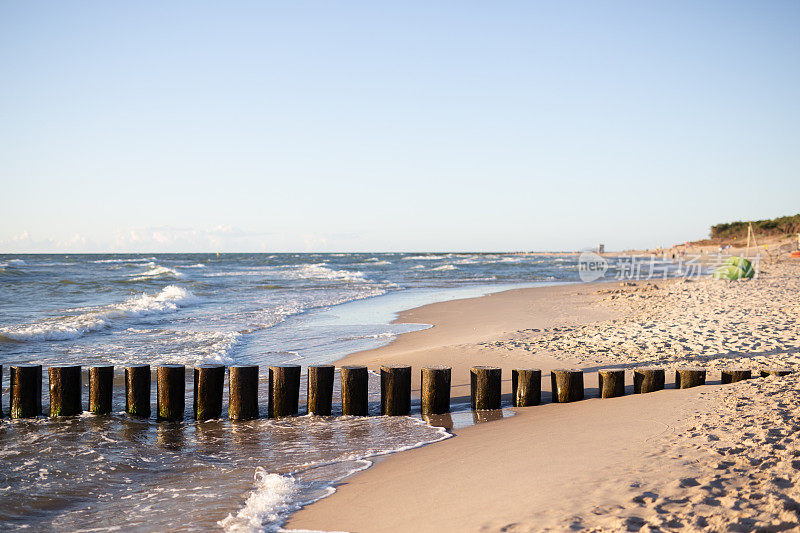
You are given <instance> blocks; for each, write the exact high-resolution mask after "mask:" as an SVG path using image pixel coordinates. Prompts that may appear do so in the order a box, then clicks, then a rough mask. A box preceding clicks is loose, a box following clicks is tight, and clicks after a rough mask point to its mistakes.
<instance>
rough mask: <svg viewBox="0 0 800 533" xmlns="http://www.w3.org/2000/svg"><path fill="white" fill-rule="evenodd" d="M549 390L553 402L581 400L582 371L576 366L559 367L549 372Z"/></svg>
mask: <svg viewBox="0 0 800 533" xmlns="http://www.w3.org/2000/svg"><path fill="white" fill-rule="evenodd" d="M550 390H551V391H552V392H553V403H566V402H577V401H578V400H583V371H582V370H580V369H576V368H559V369H557V370H553V371H552V372H550Z"/></svg>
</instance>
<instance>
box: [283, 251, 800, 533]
mask: <svg viewBox="0 0 800 533" xmlns="http://www.w3.org/2000/svg"><path fill="white" fill-rule="evenodd" d="M797 266H800V265H797V264H794V265H784V266H780V265H778V266H776V265H773V266H771V267H770V268H769V271H770V274H769V275H767V276H763V277H762V278H760V279H758V280H753V281H750V282H743V283H731V284H728V283H725V282H712V281H711V280H697V281H695V283H688V282H682V281H677V280H675V281H669V280H667V281H666V282H665V281H664V280H658V284H659V285H660V286H661V287H655V285H652V286H651V284H647V283H645V282H640V283H639V284H638V285H637V286H633V287H624V288H622V289H616V288H610V289H607V287H612V285H610V284H608V283H601V284H579V285H578V286H559V287H542V288H532V289H517V290H512V291H506V292H501V293H494V294H490V295H487V296H483V297H480V298H474V299H467V300H458V301H450V302H443V303H437V304H431V305H427V306H423V307H420V308H416V309H411V310H408V311H405V312H402V313H401V314H400V315H399V316H398V317H397V319H396V321H397V322H415V323H420V322H423V323H429V324H433V325H434V326H435V327H432V328H428V329H425V330H421V331H416V332H412V333H407V334H402V335H400V336H398V337H397V338H396V339H395V341H394V342H392V343H391V344H389V345H387V346H384V347H382V348H378V349H374V350H367V351H364V352H359V353H355V354H351V355H349V356H347V357H345V358H344V359H342V360H341V361H339V362H338V363H339V364H365V365H367V366H368V367H370V368H371V369H375V368H377V367H379V366H380V364H391V363H396V364H401V363H402V364H411V365H412V367H413V371H412V377H413V382H412V388H413V389H414V391H415V392H418V387H419V367H420V366H423V365H427V364H446V365H450V366H452V367H453V389H452V397H453V398H454V400H457V399H459V398H462V397H467V398H468V396H469V382H468V381H469V380H468V376H469V374H468V368H469V367H470V366H473V365H478V364H491V365H497V366H501V367H502V368H503V394H504V397H505V398H507V396H505V395H507V394H508V392H510V386H511V385H510V379H509V378H510V376H509V371H510V369H511V368H513V367H536V368H541V369H542V371H543V374H544V373H546V372H547V371H548V370H550V369H553V368H556V367H565V366H575V367H580V368H583V369H584V370H585V371H586V374H585V379H586V383H585V386H586V389H587V400H584V401H581V402H576V403H571V404H552V403H546V402H547V401H548V394H547V392H546V391H548V390H549V383H548V382H549V380H546V379H543V384H542V385H543V386H542V390H543V405H539V406H535V407H526V408H515V409H514V411H515V412H516V416H513V417H510V418H508V419H504V421H503V423H502V424H497V423H491V424H478V425H474V426H469V427H466V428H463V429H459V430H455V431H453V433H454V434H455V435H456V436H457V438H452V439H446V440H444V441H442V442H439V443H436V444H437V445H436V446H424V447H422V448H418V449H414V450H409V451H406V452H405V453H399V454H392V455H390V456H387V457H385V458H383V459H382V460H380V461H379V462H377V463H376V464H375V465H373V466H372V467H371V468H369V469H367V470H365V471H363V472H361V473H358V474H356V475H354V476H352V477H350V478H348V479H347V480H345V481H344V482H343V483H341V484H340V486H338V488H337V492H336V493H335V494H333V495H332V496H329V497H327V498H325V499H323V500H320V501H318V502H316V503H314V504H312V505H309V506H307V507H305V508H303V509H301V510H300V511H298V512H296V513H295V514H293V515H292V516H291V518H290V519H289V520H288V522H287V524H286V525H285V527H286V528H287V529H313V530H346V531H399V530H409V529H414V530H420V531H476V530H485V531H499V530H503V531H532V530H536V531H538V530H548V529H555V530H562V529H590V528H597V529H598V530H606V529H608V530H615V529H624V528H628V527H630V526H632V525H641V526H643V525H645V524H651V525H656V526H660V527H670V528H673V529H679V528H681V527H689V528H690V529H691V528H694V529H699V528H702V527H705V525H704V524H711V523H715V522H717V523H722V524H730V523H735V522H736V521H737V520H738V521H739V522H740V523H741V524H750V525H751V526H755V525H759V527H760V526H769V525H775V524H779V523H783V524H786V523H787V520H788V521H789V522H788V523H795V522H796V521H795V519H794V518H792V517H789V518H787V517H786V512H784V511H781V512H778V510H776V508H775V506H776V505H778V504H776V503H775V502H776V501H778V502H780V501H785V498H786V496H785V494H782V493H781V492H783V493H786V492H787V491H788V492H791V491H792V489H791V487H793V486H794V484H793V483H790V482H788V481H787V482H786V484H785V485H781V486H782V487H783V489H780V490H779V491H778V492H779V494H778V495H776V496H775V497H774V498H773V497H772V496H771V495H770V496H769V497H767V498H762V497H759V496H755V497H752V498H751V497H750V496H749V494H750V493H749V492H748V489H747V487H746V486H744V487H743V486H741V485H742V484H741V483H739V481H740V480H741V478H742V477H743V475H742V474H737V472H738V471H737V470H736V464H737V462H736V461H733V460H732V461H730V462H725V461H723V462H722V463H720V460H719V454H723V455H724V454H728V455H732V456H733V458H734V459H736V460H737V461H738V460H741V461H745V460H746V459H747V457H746V455H744V454H746V452H743V451H742V449H741V447H734V448H730V447H729V448H722V450H723V451H720V449H719V448H720V445H719V444H718V443H720V442H726V441H731V440H732V439H733V440H734V441H735V440H736V438H738V439H739V440H740V441H743V442H747V441H748V440H752V439H753V437H752V435H753V434H756V435H760V434H761V433H763V435H764V437H763V438H762V442H761V443H760V444H759V446H758V447H757V448H754V450H756V451H752V450H748V451H749V453H751V454H755V453H758V454H761V455H765V454H766V455H770V454H773V455H776V454H777V455H780V454H781V453H783V454H784V455H785V452H781V451H780V450H781V449H782V448H777V449H773V448H771V447H770V446H771V445H772V443H773V442H774V441H775V439H774V438H772V437H770V436H769V435H770V434H772V433H771V432H774V431H776V429H775V427H776V426H781V427H782V426H788V428H791V427H793V423H794V421H793V420H790V419H788V418H786V417H783V418H780V419H779V420H777V421H776V419H775V417H774V416H769V417H767V416H764V414H763V413H761V414H759V416H760V417H761V418H764V419H769V420H768V421H767V422H765V421H762V420H760V418H758V417H756V416H755V415H754V414H753V411H755V410H757V409H759V408H760V407H759V405H760V404H759V402H753V403H747V404H741V403H740V402H737V401H735V398H736V397H737V396H738V395H747V394H749V395H751V396H755V397H756V398H760V395H764V394H766V392H765V391H767V390H772V392H770V393H769V394H770V395H771V396H770V399H772V396H777V397H780V398H785V397H786V396H787V395H791V394H794V388H795V387H796V381H798V380H797V379H796V378H792V377H791V376H790V377H787V378H780V379H779V378H767V379H759V380H749V381H745V382H740V383H736V384H733V385H725V386H716V387H697V388H693V389H683V390H675V389H670V388H669V384H668V386H667V388H668V390H664V391H659V392H656V393H651V394H645V395H629V394H630V392H631V391H630V387H628V391H627V392H626V394H628V395H626V396H624V397H621V398H613V399H602V400H600V399H598V398H596V396H597V394H596V386H597V377H596V376H597V374H596V372H594V370H597V369H598V368H604V367H605V368H608V367H631V366H639V365H644V364H646V363H652V362H653V360H652V358H653V355H652V354H651V353H648V351H647V350H646V349H644V351H642V349H641V347H640V348H639V349H629V350H628V351H627V352H626V351H620V353H617V349H619V350H621V347H618V348H614V345H613V343H611V340H613V339H611V337H612V335H611V334H610V333H613V332H614V331H616V330H617V328H626V327H632V326H634V325H637V324H638V322H642V321H643V320H644V319H645V318H646V319H647V320H649V321H654V323H656V324H659V323H660V322H659V320H662V321H663V322H664V323H665V326H664V328H663V331H661V329H659V328H656V329H658V331H657V332H656V335H655V337H654V338H656V339H659V342H660V341H661V340H664V339H665V338H666V339H668V340H669V339H671V337H670V335H671V329H675V330H676V333H675V334H674V335H673V336H675V337H676V338H678V339H680V338H681V337H680V336H682V335H689V336H691V335H690V334H687V333H686V332H685V331H683V330H682V329H680V327H679V326H681V325H680V324H673V323H671V322H670V321H674V320H676V319H675V318H674V316H677V317H678V318H680V316H681V315H683V314H687V313H686V310H685V307H691V306H694V307H695V308H696V309H698V310H700V311H702V312H704V313H706V314H707V315H708V316H709V317H712V318H710V319H709V320H712V322H713V321H716V322H713V324H712V325H714V327H716V326H717V325H718V323H723V324H724V320H725V317H724V316H723V317H717V318H714V317H716V316H717V315H720V314H721V313H720V311H719V309H727V308H729V307H730V303H731V300H732V301H733V302H738V303H739V306H740V307H744V308H746V309H743V312H744V311H747V312H749V313H750V316H751V321H753V322H754V323H753V324H752V325H751V324H749V323H743V322H734V326H732V327H734V329H733V330H732V331H731V332H730V334H731V337H730V338H731V340H732V341H733V342H732V343H731V346H732V348H731V349H732V350H734V352H735V350H736V349H739V348H741V347H747V346H750V345H746V346H745V345H742V344H741V343H743V342H745V341H746V340H747V339H748V338H749V337H750V336H751V335H752V331H757V330H753V328H756V327H758V328H762V329H763V328H769V327H770V326H771V324H773V323H774V322H776V318H775V317H776V316H779V317H782V316H783V315H785V314H786V313H787V310H788V312H789V315H788V316H787V317H786V319H785V320H781V321H780V322H781V323H780V324H777V325H776V326H775V331H767V332H765V334H764V336H765V338H766V337H769V336H775V337H776V342H779V343H783V346H784V348H783V349H782V350H773V351H772V352H768V354H767V355H766V356H761V355H760V354H759V355H758V356H757V357H754V358H751V359H747V361H749V362H750V364H751V366H752V364H753V363H756V362H757V363H758V364H759V365H761V364H770V363H771V362H775V363H780V364H781V366H787V365H788V366H792V367H795V368H799V367H800V366H799V365H800V354H794V356H792V357H787V356H784V355H783V354H784V353H785V354H788V353H789V351H787V348H786V347H788V349H792V348H794V347H800V340H799V339H797V337H796V336H794V335H792V333H791V332H784V326H785V324H791V323H792V320H794V319H796V316H795V315H797V311H798V309H796V308H794V307H792V306H791V303H790V301H789V302H787V301H786V300H785V298H784V300H783V301H782V300H781V298H779V296H780V295H784V296H785V295H786V292H787V287H788V288H789V289H790V292H789V293H790V294H796V282H795V281H794V280H795V279H796V278H797V276H796V274H797ZM775 272H777V274H776V273H775ZM772 293H774V294H772ZM698 296H702V298H698ZM759 296H763V298H765V299H767V300H768V301H776V298H777V302H778V303H779V304H781V305H776V308H775V309H774V313H782V314H777V315H773V316H760V315H764V313H763V312H761V309H762V308H763V307H764V304H763V303H761V302H759V301H756V300H757V297H759ZM709 298H710V300H709ZM787 298H788V297H787ZM695 300H698V301H695ZM751 300H752V302H751ZM742 302H744V304H743V303H742ZM787 305H788V307H787ZM745 316H746V315H745ZM691 318H692V319H693V318H694V317H691ZM637 321H638V322H637ZM759 321H760V324H761V325H758V323H759ZM703 327H706V326H703ZM703 327H696V328H695V329H698V330H700V331H698V332H697V338H696V339H689V340H690V341H691V340H695V341H697V344H696V345H695V344H692V342H688V343H686V346H683V345H681V344H680V343H679V342H675V343H673V344H674V345H673V346H672V347H671V348H669V350H667V349H665V348H663V347H662V346H661V345H660V344H659V345H658V350H656V351H655V352H658V351H659V350H662V351H664V352H670V353H665V354H664V357H662V358H661V359H658V360H656V361H655V362H656V363H658V364H659V366H666V367H668V368H670V369H671V368H674V367H675V366H682V365H685V364H686V363H696V362H701V363H702V366H706V367H707V368H709V369H718V368H719V367H720V365H723V364H728V363H729V362H731V361H736V358H735V357H734V356H735V355H736V353H739V352H735V353H733V356H732V355H731V354H729V353H727V352H725V350H721V351H722V353H720V354H718V355H716V356H707V357H704V358H703V359H702V360H701V361H698V360H697V358H696V357H693V356H692V353H693V352H692V350H699V353H705V352H707V351H710V348H712V347H715V346H717V345H716V344H714V342H715V341H714V342H712V341H711V340H708V339H705V337H703V336H702V335H706V337H709V334H708V333H707V332H703V331H702V330H703ZM642 328H644V329H643V330H642V331H640V332H637V333H633V334H632V335H642V336H644V334H645V333H646V332H647V331H649V329H652V326H650V325H648V323H646V322H645V323H644V326H642ZM648 328H649V329H648ZM748 328H749V329H748ZM711 331H716V330H714V329H712V330H711ZM704 339H705V340H704ZM631 340H632V341H635V340H637V339H636V338H634V339H631ZM706 340H708V342H706ZM641 342H642V343H644V344H647V342H649V341H648V340H647V339H646V338H645V340H642V341H641ZM755 342H764V340H757V341H755ZM603 343H607V344H610V346H611V349H608V348H605V347H603V346H604V344H603ZM709 343H711V344H709ZM587 344H588V346H587ZM669 345H670V343H669V342H665V343H664V346H667V347H668V346H669ZM740 345H741V346H740ZM620 346H622V345H620ZM695 346H697V347H698V348H695ZM753 346H756V345H753ZM628 348H630V347H627V345H626V349H628ZM682 350H683V351H682ZM728 351H730V350H728ZM629 352H635V353H629ZM564 353H570V354H571V355H573V354H574V357H570V358H566V357H564ZM587 353H590V354H591V355H592V357H588V356H587ZM636 354H638V355H636ZM715 357H716V358H715ZM739 357H741V356H739ZM717 376H718V374H712V375H711V376H709V377H710V379H711V380H716V379H717ZM781 380H782V381H781ZM669 381H671V380H670V379H669V377H668V383H669ZM716 383H718V381H717V382H716ZM593 389H594V390H593ZM775 391H777V392H775ZM732 394H733V395H732ZM776 401H777V400H776ZM779 405H783V404H782V403H779ZM762 411H763V409H762ZM759 413H760V412H759ZM748 417H750V419H751V422H750V423H749V425H748V424H745V423H743V422H741V423H740V422H737V421H736V420H737V419H739V418H743V419H747V418H748ZM795 420H796V419H795ZM693 421H699V423H700V426H692V425H691V423H692V422H693ZM765 424H768V425H769V427H767V426H765ZM762 426H763V427H762ZM698 428H702V430H699V431H698ZM754 428H755V429H754ZM790 432H791V430H790V429H787V433H790ZM715 446H716V448H715ZM724 450H734V451H733V452H731V451H724ZM740 456H743V457H742V458H741V459H739V457H740ZM787 464H788V463H779V464H778V466H777V467H774V468H780V469H784V467H785V468H788V472H796V470H793V469H792V468H793V467H791V466H786V465H787ZM791 464H794V463H791ZM771 468H772V467H771ZM781 472H782V474H781V475H783V476H786V477H787V478H789V479H793V478H791V477H790V476H789V474H788V473H783V472H784V471H783V470H781ZM749 475H750V477H751V478H752V477H755V478H758V477H759V476H762V477H763V476H770V475H774V472H772V470H769V469H767V470H766V471H764V472H756V473H751V474H749ZM726 476H727V477H726ZM794 477H798V476H796V475H795V476H794ZM759 479H760V478H759ZM781 479H782V478H781ZM675 480H677V481H675ZM715 480H716V481H715ZM723 481H724V482H725V483H728V484H729V485H730V487H729V488H728V489H727V491H728V492H730V493H731V494H733V495H734V496H735V498H733V501H731V502H728V503H726V504H725V505H724V506H723V508H716V507H713V505H712V507H713V508H708V505H709V504H707V503H703V502H712V504H713V502H714V501H716V500H714V499H713V498H712V499H709V498H711V497H712V496H714V495H715V494H717V493H722V492H723V490H722V489H721V488H720V487H719V486H717V485H718V484H719V483H722V482H723ZM798 481H800V479H799V480H798ZM763 483H768V481H767V479H764V481H763ZM751 484H752V483H751ZM787 487H788V488H787ZM798 496H800V495H798ZM759 498H761V499H759ZM781 498H782V499H781ZM676 502H678V503H676ZM687 502H688V503H687ZM701 504H702V505H701ZM703 505H705V506H706V507H703ZM698 506H699V507H698ZM741 508H747V509H748V516H749V518H747V519H746V520H745V518H741V516H740V515H742V513H741V512H738V511H736V509H741ZM795 518H797V521H800V516H797V517H795ZM743 520H744V521H743ZM747 520H749V521H747ZM776 521H777V522H776ZM744 527H746V526H744ZM637 529H638V527H637Z"/></svg>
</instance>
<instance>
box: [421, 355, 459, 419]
mask: <svg viewBox="0 0 800 533" xmlns="http://www.w3.org/2000/svg"><path fill="white" fill-rule="evenodd" d="M421 372H422V375H421V380H420V383H421V387H420V388H421V389H422V401H421V406H420V410H421V411H422V414H423V415H441V414H444V413H449V412H450V374H451V369H450V367H445V366H428V367H424V368H423V369H422V371H421ZM450 427H452V425H451V426H450Z"/></svg>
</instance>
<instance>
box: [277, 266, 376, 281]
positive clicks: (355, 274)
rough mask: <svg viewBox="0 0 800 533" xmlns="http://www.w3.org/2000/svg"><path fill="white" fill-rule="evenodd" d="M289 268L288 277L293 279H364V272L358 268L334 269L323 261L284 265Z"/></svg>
mask: <svg viewBox="0 0 800 533" xmlns="http://www.w3.org/2000/svg"><path fill="white" fill-rule="evenodd" d="M285 268H287V269H291V270H290V271H289V272H288V274H289V277H290V278H295V279H328V280H342V281H366V280H365V279H364V273H363V272H360V271H358V270H356V271H350V270H334V269H332V268H328V267H326V266H325V264H324V263H317V264H313V265H294V266H291V267H285Z"/></svg>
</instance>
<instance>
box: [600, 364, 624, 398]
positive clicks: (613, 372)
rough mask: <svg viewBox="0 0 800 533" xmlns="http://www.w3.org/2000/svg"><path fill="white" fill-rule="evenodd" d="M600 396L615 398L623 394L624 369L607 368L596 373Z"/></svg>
mask: <svg viewBox="0 0 800 533" xmlns="http://www.w3.org/2000/svg"><path fill="white" fill-rule="evenodd" d="M597 375H598V379H599V388H600V397H601V398H616V397H618V396H625V370H623V369H621V368H609V369H606V370H600V371H599V372H598V373H597Z"/></svg>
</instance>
